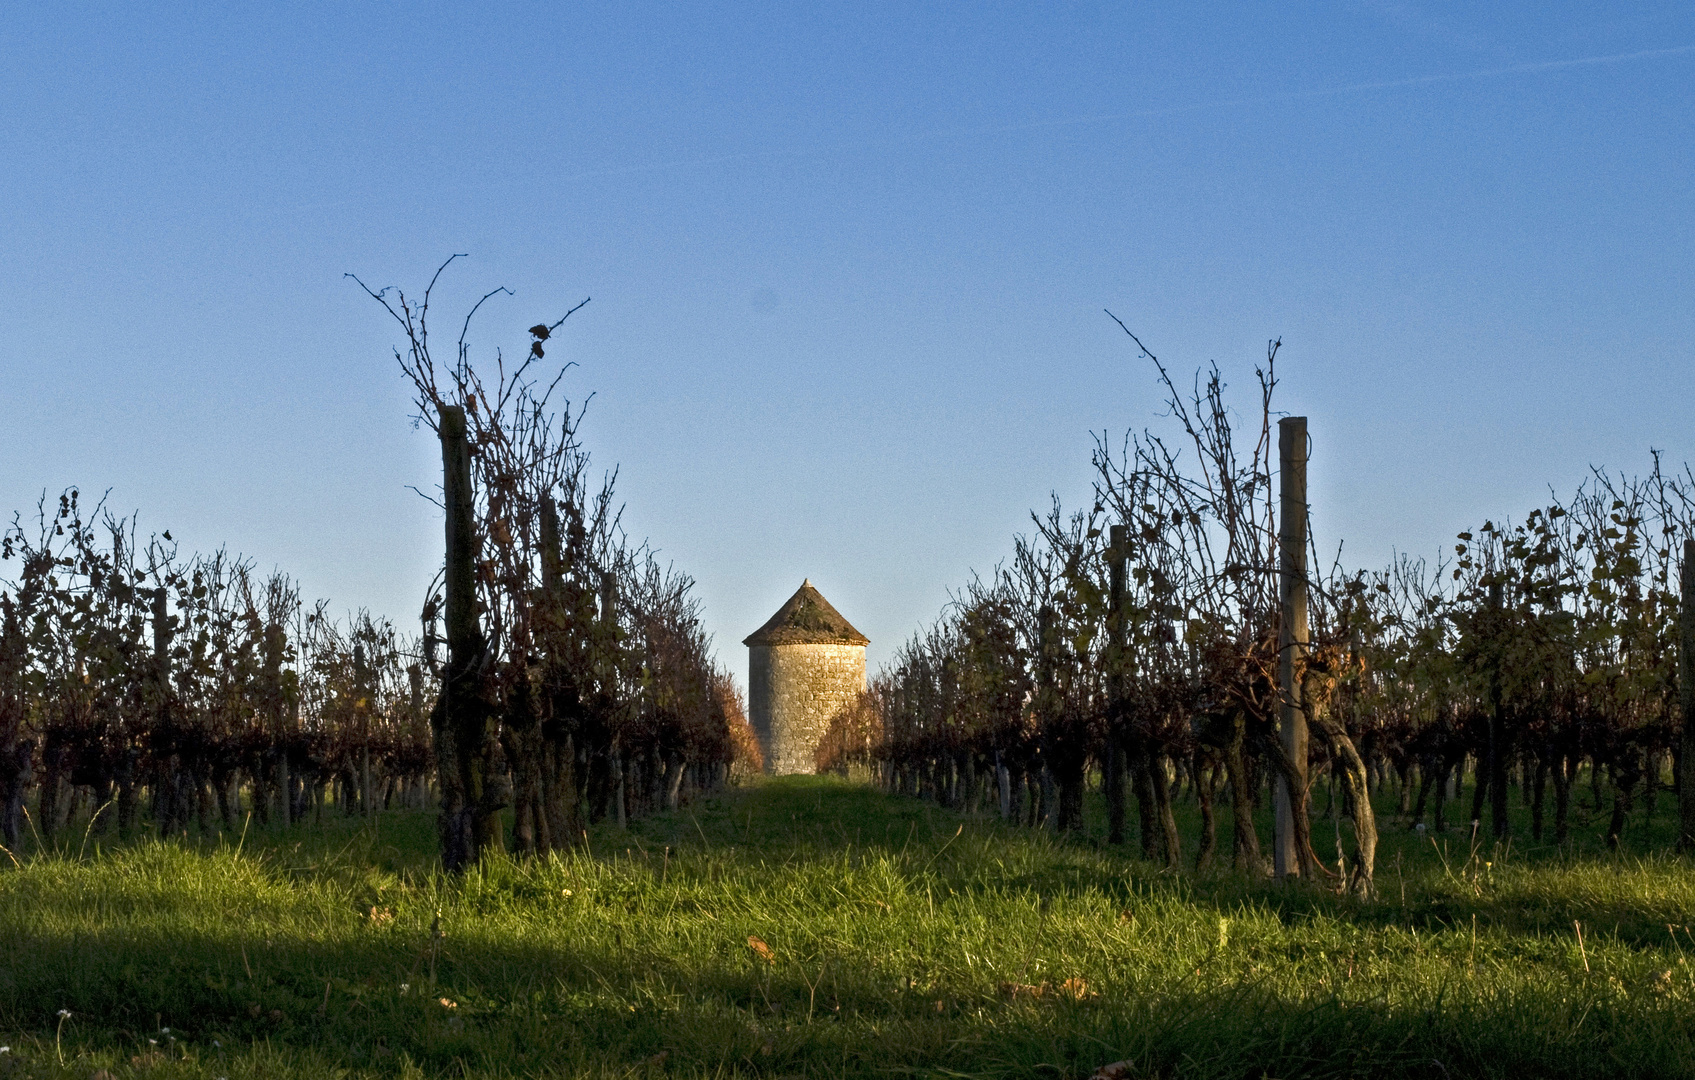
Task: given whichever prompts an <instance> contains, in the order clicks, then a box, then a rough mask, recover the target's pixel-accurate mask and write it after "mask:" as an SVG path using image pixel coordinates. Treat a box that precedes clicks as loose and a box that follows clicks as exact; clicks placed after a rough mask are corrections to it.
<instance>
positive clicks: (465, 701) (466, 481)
mask: <svg viewBox="0 0 1695 1080" xmlns="http://www.w3.org/2000/svg"><path fill="white" fill-rule="evenodd" d="M441 464H442V494H443V495H444V496H445V498H446V502H447V515H446V516H447V536H446V540H447V566H446V572H445V574H444V579H445V588H444V590H443V591H444V593H445V596H444V600H445V606H446V608H447V611H446V615H447V670H446V672H445V673H444V675H445V677H444V678H443V679H442V696H443V697H444V698H445V699H446V724H445V727H446V728H447V731H448V732H449V733H450V735H451V738H452V740H453V752H454V760H455V762H456V763H457V764H458V766H459V779H460V785H461V788H462V789H463V790H462V797H463V799H464V809H463V810H461V811H460V813H461V814H463V815H467V816H468V818H469V820H468V821H464V822H449V823H447V825H448V827H447V828H446V829H444V831H443V840H444V850H443V851H442V861H443V862H444V863H445V864H446V866H447V868H448V869H449V870H462V869H464V866H465V864H466V863H467V862H469V861H471V860H474V859H476V858H477V857H479V856H480V855H481V854H482V852H483V851H484V850H485V849H489V848H498V847H500V846H501V826H500V807H499V805H498V798H497V796H496V792H495V788H496V783H495V777H494V776H492V775H491V774H490V766H491V765H492V764H493V762H492V761H491V760H490V757H491V755H490V754H489V753H488V750H489V746H488V743H489V742H490V733H489V731H488V725H489V715H488V710H487V708H486V707H485V704H484V702H483V700H482V686H481V682H482V662H483V652H484V644H483V635H482V628H481V623H480V620H479V618H478V613H477V577H476V574H477V533H476V523H475V519H474V506H473V502H472V497H473V496H472V491H471V447H470V441H469V439H468V438H467V437H466V432H465V409H464V407H463V406H459V405H444V406H442V408H441ZM444 812H445V808H444ZM466 825H469V829H467V828H466ZM467 832H468V833H469V850H465V848H466V833H467Z"/></svg>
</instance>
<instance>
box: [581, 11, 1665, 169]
mask: <svg viewBox="0 0 1695 1080" xmlns="http://www.w3.org/2000/svg"><path fill="white" fill-rule="evenodd" d="M1690 53H1695V45H1676V46H1673V47H1671V48H1667V49H1643V50H1641V51H1640V52H1629V53H1612V54H1610V55H1607V56H1580V57H1576V58H1574V59H1570V60H1543V61H1540V62H1538V63H1533V64H1512V65H1510V66H1508V67H1498V68H1484V69H1482V70H1478V71H1456V72H1451V73H1448V74H1443V75H1414V76H1410V77H1408V78H1404V79H1378V80H1374V81H1372V82H1359V83H1349V84H1347V85H1346V86H1328V87H1321V88H1319V89H1316V90H1288V91H1283V92H1281V93H1270V94H1255V95H1254V96H1252V97H1235V98H1219V99H1215V100H1213V101H1200V102H1195V103H1193V104H1189V105H1168V106H1163V107H1161V108H1156V109H1136V110H1133V111H1131V112H1118V113H1100V114H1098V115H1094V116H1068V117H1055V118H1054V119H1051V120H1031V121H1027V122H1025V123H1020V124H997V125H993V126H990V127H980V128H952V129H945V130H940V131H929V132H921V133H917V134H913V135H906V136H891V137H888V138H884V139H878V140H874V141H865V142H855V143H837V144H832V145H828V146H811V147H803V148H799V149H791V150H754V151H746V152H742V153H735V154H713V155H710V156H706V157H696V158H682V159H678V160H676V161H663V162H656V163H653V164H650V165H625V166H621V167H618V168H611V169H594V170H590V171H588V172H580V173H576V174H574V175H571V176H567V177H564V178H563V180H565V181H566V182H570V181H573V180H589V179H594V178H597V177H605V176H628V175H631V174H633V173H645V172H661V171H664V170H667V169H690V168H702V167H705V166H710V165H723V164H726V163H728V162H732V161H757V160H759V159H761V158H780V157H809V156H814V155H820V154H838V153H843V152H845V151H850V150H868V149H875V148H877V147H880V146H888V145H890V144H894V143H907V142H920V141H927V140H931V139H939V138H969V137H972V136H978V135H1001V134H1006V133H1010V132H1015V131H1038V130H1041V129H1043V128H1057V127H1076V126H1081V125H1084V124H1109V123H1113V122H1115V121H1121V120H1143V119H1149V118H1153V117H1159V116H1176V115H1179V114H1182V113H1191V112H1205V111H1207V110H1209V109H1228V108H1234V107H1236V106H1241V105H1262V104H1265V103H1266V102H1272V101H1305V100H1310V99H1313V98H1325V97H1340V96H1342V95H1345V94H1364V93H1369V92H1371V91H1373V90H1400V89H1405V88H1407V87H1411V86H1431V85H1434V84H1438V83H1452V82H1466V81H1470V80H1475V79H1498V78H1504V77H1507V76H1510V75H1532V74H1536V73H1538V72H1544V71H1558V70H1560V69H1562V68H1575V67H1594V66H1597V65H1601V64H1623V63H1628V62H1629V61H1632V60H1659V59H1663V58H1665V57H1669V56H1687V55H1689V54H1690Z"/></svg>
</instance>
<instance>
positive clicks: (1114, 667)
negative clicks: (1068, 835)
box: [1102, 525, 1130, 844]
mask: <svg viewBox="0 0 1695 1080" xmlns="http://www.w3.org/2000/svg"><path fill="white" fill-rule="evenodd" d="M1108 535H1109V536H1110V537H1111V538H1112V546H1111V547H1109V548H1108V549H1107V566H1108V569H1109V574H1110V577H1111V589H1112V596H1111V607H1110V609H1109V614H1108V615H1107V627H1108V630H1109V632H1110V634H1111V639H1110V644H1109V646H1108V648H1109V650H1110V651H1109V653H1108V656H1109V657H1110V660H1109V663H1108V673H1107V680H1108V682H1107V694H1108V695H1109V701H1108V705H1107V729H1106V762H1105V768H1104V769H1103V770H1102V771H1103V772H1104V774H1105V775H1104V776H1103V777H1102V780H1103V784H1102V786H1103V787H1105V788H1106V819H1107V843H1109V844H1122V843H1124V722H1125V716H1124V704H1125V697H1126V692H1125V691H1126V687H1125V679H1126V677H1127V674H1128V673H1127V672H1126V671H1125V664H1127V663H1128V662H1129V659H1130V658H1129V656H1128V655H1127V653H1128V649H1127V648H1126V641H1127V638H1128V629H1129V628H1128V625H1127V624H1128V622H1129V618H1128V614H1129V613H1128V612H1126V611H1125V610H1124V607H1125V597H1124V593H1125V573H1124V570H1125V564H1126V563H1127V562H1128V561H1129V557H1128V556H1129V550H1130V530H1129V528H1128V527H1127V526H1124V525H1114V526H1112V529H1111V531H1110V532H1109V533H1108Z"/></svg>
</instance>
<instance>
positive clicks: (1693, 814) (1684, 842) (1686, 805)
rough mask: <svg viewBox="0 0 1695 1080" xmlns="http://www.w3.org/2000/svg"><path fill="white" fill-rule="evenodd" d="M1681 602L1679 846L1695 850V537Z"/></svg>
mask: <svg viewBox="0 0 1695 1080" xmlns="http://www.w3.org/2000/svg"><path fill="white" fill-rule="evenodd" d="M1679 577H1680V579H1681V580H1680V582H1679V584H1681V585H1682V587H1683V598H1682V603H1681V604H1680V605H1679V607H1678V612H1677V631H1678V633H1677V652H1678V657H1677V692H1678V698H1679V699H1680V703H1681V704H1682V705H1683V737H1682V738H1681V739H1680V740H1679V742H1678V753H1677V815H1678V824H1679V828H1678V832H1679V836H1678V841H1677V846H1678V848H1679V849H1681V850H1683V851H1691V850H1695V539H1686V540H1684V541H1683V570H1682V573H1681V574H1680V575H1679Z"/></svg>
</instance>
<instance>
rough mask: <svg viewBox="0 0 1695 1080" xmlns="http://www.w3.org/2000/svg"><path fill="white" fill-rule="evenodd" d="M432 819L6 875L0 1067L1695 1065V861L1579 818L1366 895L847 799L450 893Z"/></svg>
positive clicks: (134, 1071) (1296, 1071)
mask: <svg viewBox="0 0 1695 1080" xmlns="http://www.w3.org/2000/svg"><path fill="white" fill-rule="evenodd" d="M1322 805H1323V803H1322V796H1321V797H1320V800H1319V807H1320V809H1322ZM1466 806H1467V807H1469V804H1466ZM1662 815H1664V816H1666V817H1669V808H1668V807H1662ZM1330 828H1331V827H1330V826H1329V824H1328V823H1326V822H1320V823H1319V824H1318V826H1317V828H1316V829H1315V831H1316V832H1317V833H1318V834H1319V835H1320V838H1321V839H1322V837H1323V836H1324V835H1325V833H1326V831H1327V830H1330ZM433 835H434V834H433V825H432V822H431V819H430V818H429V817H428V816H427V815H423V814H410V813H397V814H389V815H385V816H382V817H381V818H379V819H378V820H377V822H376V824H375V825H374V826H371V827H365V828H361V827H359V825H358V824H357V823H354V822H348V821H345V820H340V819H338V820H335V821H332V822H330V823H329V824H327V825H326V826H325V827H324V828H322V829H304V828H303V829H300V830H298V831H296V832H291V833H284V834H261V833H259V832H258V831H257V830H255V831H253V832H251V833H249V834H248V835H247V836H246V838H245V840H243V841H240V842H239V844H238V843H237V841H236V838H233V837H232V838H224V839H219V840H216V841H207V842H205V843H202V844H199V845H195V844H189V843H166V844H160V843H156V842H143V843H138V844H135V845H130V846H122V847H117V848H112V849H107V850H98V851H97V850H96V849H95V848H96V846H95V845H94V844H93V843H92V842H90V843H89V845H88V848H87V850H86V851H84V852H82V853H80V854H79V852H78V851H77V850H75V847H74V846H73V848H72V849H71V850H68V851H67V852H66V853H65V854H63V855H60V856H43V857H37V858H33V859H26V860H25V862H24V864H23V866H22V867H21V868H14V869H8V870H6V871H4V872H0V1044H4V1045H8V1046H10V1048H11V1049H10V1050H9V1051H8V1052H6V1053H4V1054H0V1077H8V1076H18V1077H23V1076H75V1077H80V1078H89V1077H97V1076H99V1074H100V1073H101V1072H102V1071H104V1072H105V1073H107V1074H109V1075H110V1076H112V1077H124V1076H130V1075H144V1076H160V1077H167V1076H185V1077H229V1078H232V1080H233V1078H236V1077H258V1076H265V1077H294V1076H299V1077H307V1076H311V1077H318V1076H332V1075H343V1076H366V1075H370V1076H454V1077H458V1076H537V1075H559V1076H574V1075H597V1076H598V1075H613V1076H624V1077H647V1076H662V1075H663V1076H740V1075H758V1076H772V1077H777V1076H878V1077H886V1076H911V1075H924V1076H1053V1077H1069V1076H1087V1075H1088V1074H1089V1073H1090V1072H1091V1071H1092V1070H1093V1069H1094V1068H1095V1067H1097V1066H1099V1065H1102V1064H1105V1063H1107V1062H1113V1061H1119V1060H1124V1059H1129V1060H1132V1061H1133V1062H1134V1063H1135V1071H1134V1072H1133V1073H1132V1074H1131V1075H1137V1076H1144V1075H1146V1076H1153V1075H1157V1076H1196V1077H1243V1078H1246V1077H1260V1076H1277V1077H1293V1076H1373V1077H1376V1076H1386V1077H1397V1076H1407V1077H1444V1076H1446V1077H1462V1076H1501V1077H1506V1076H1530V1075H1540V1076H1638V1075H1640V1076H1648V1075H1652V1076H1656V1077H1677V1076H1695V1040H1692V1037H1691V1036H1692V1034H1695V977H1692V976H1695V973H1692V972H1691V969H1690V968H1689V966H1688V965H1687V964H1686V963H1685V957H1684V951H1685V950H1690V951H1695V940H1692V939H1690V938H1689V936H1688V931H1687V930H1686V929H1685V924H1686V923H1695V874H1691V872H1690V870H1691V868H1690V866H1689V865H1688V864H1687V863H1682V862H1679V861H1677V860H1674V859H1670V858H1665V857H1653V856H1644V855H1639V854H1630V853H1626V854H1623V855H1616V856H1615V855H1608V854H1605V853H1602V852H1598V851H1595V850H1592V848H1591V847H1589V846H1586V845H1589V844H1590V838H1588V836H1587V834H1584V835H1583V836H1582V837H1580V838H1579V842H1578V843H1577V844H1576V845H1575V846H1573V847H1571V848H1568V849H1567V850H1565V851H1556V850H1553V849H1535V850H1530V849H1519V850H1508V851H1505V852H1496V851H1493V850H1489V851H1484V850H1481V849H1478V850H1476V851H1475V852H1474V851H1473V850H1472V847H1471V845H1470V844H1469V843H1468V842H1467V841H1466V838H1465V836H1464V835H1463V834H1459V833H1452V834H1450V835H1449V837H1448V838H1447V840H1446V844H1447V847H1448V851H1447V854H1446V861H1445V862H1444V859H1443V858H1442V857H1441V856H1440V855H1439V852H1438V850H1437V846H1436V845H1433V844H1431V843H1430V842H1428V841H1426V842H1424V843H1423V844H1422V845H1421V844H1419V843H1418V842H1417V840H1416V838H1415V837H1412V836H1411V835H1410V834H1408V833H1407V832H1405V831H1404V830H1397V829H1392V828H1390V827H1388V824H1387V823H1385V844H1384V858H1383V860H1382V861H1381V862H1380V864H1379V867H1380V868H1379V875H1378V881H1379V886H1380V889H1381V897H1380V898H1379V899H1378V900H1377V901H1374V902H1369V903H1364V902H1357V901H1352V900H1347V899H1343V898H1340V897H1337V896H1335V895H1333V894H1330V893H1328V892H1325V891H1323V890H1320V889H1317V888H1314V887H1302V886H1297V887H1286V886H1277V885H1272V884H1269V883H1265V882H1250V881H1247V880H1244V879H1241V878H1237V877H1235V876H1232V875H1229V874H1213V875H1205V876H1195V875H1192V874H1184V875H1172V874H1166V873H1160V872H1158V871H1157V870H1156V869H1155V868H1153V867H1151V866H1149V865H1147V864H1145V863H1140V862H1137V861H1135V860H1133V859H1131V858H1128V857H1127V856H1126V854H1125V853H1123V852H1118V851H1113V850H1110V849H1107V848H1105V846H1104V845H1101V844H1098V843H1096V842H1094V841H1092V840H1088V839H1085V840H1083V841H1073V842H1068V843H1063V842H1057V841H1054V840H1052V839H1050V838H1048V837H1046V836H1043V835H1040V834H1030V833H1028V832H1024V831H1020V830H1009V829H1006V828H1003V827H1001V826H999V825H997V824H994V823H991V822H986V821H966V820H964V819H961V818H959V817H957V816H955V815H952V814H949V813H947V812H945V811H942V810H939V809H936V808H935V807H933V806H929V805H928V804H924V803H919V802H916V801H911V800H900V799H891V798H886V797H884V796H881V795H879V794H876V793H875V792H872V791H870V790H868V789H865V788H862V787H856V786H852V785H848V784H845V783H841V782H837V781H833V780H829V779H815V778H791V779H785V780H781V781H768V782H765V783H762V784H759V785H756V786H754V787H752V788H750V789H746V790H742V791H737V792H733V793H730V794H728V795H725V796H723V797H721V798H718V799H715V800H711V801H708V802H705V803H702V804H697V805H696V806H695V807H693V808H692V810H691V811H688V812H683V813H679V814H675V815H662V816H660V817H657V818H653V819H649V820H645V821H643V822H641V823H640V824H639V825H638V826H636V827H634V828H632V829H630V830H629V831H628V832H625V833H618V832H616V831H615V830H612V829H601V830H598V831H596V832H595V833H593V835H592V852H590V853H583V854H579V855H574V856H572V857H570V858H566V859H560V860H550V861H547V862H542V863H528V864H525V863H513V862H508V861H499V862H496V863H494V864H493V865H489V866H486V867H484V868H483V869H482V870H480V871H478V872H475V873H473V874H470V875H467V876H466V877H465V878H464V879H463V880H461V881H444V880H443V879H442V878H440V877H439V876H438V875H437V874H435V873H434V872H433V871H432V870H431V869H430V863H431V858H430V854H431V848H430V845H431V843H432V841H433ZM78 841H79V843H80V837H79V838H78ZM438 913H439V916H438ZM1574 920H1575V921H1577V922H1580V923H1581V925H1582V927H1583V935H1584V937H1583V945H1582V947H1581V948H1580V946H1579V943H1578V940H1577V935H1576V931H1575V929H1574V926H1573V922H1574ZM432 928H438V929H439V934H438V933H435V932H432ZM750 935H752V936H757V937H758V938H759V939H761V940H762V941H763V942H765V943H767V944H768V947H769V950H770V953H771V957H770V962H767V960H766V959H765V958H763V957H761V956H760V955H759V954H758V952H757V951H756V950H755V949H754V948H751V947H750V946H749V944H748V938H749V936H750ZM1068 980H1071V981H1070V982H1069V983H1068ZM1068 986H1069V992H1068V990H1067V987H1068ZM1032 988H1039V989H1040V990H1041V992H1040V993H1039V994H1037V993H1035V992H1034V990H1033V989H1032ZM61 1009H65V1010H69V1012H70V1014H71V1015H70V1018H69V1019H68V1020H64V1021H63V1023H62V1024H61V1021H60V1017H59V1015H58V1013H59V1010H61ZM167 1028H168V1029H169V1031H168V1032H167V1031H166V1030H165V1029H167ZM61 1058H62V1060H63V1064H61ZM102 1080H104V1078H102Z"/></svg>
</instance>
